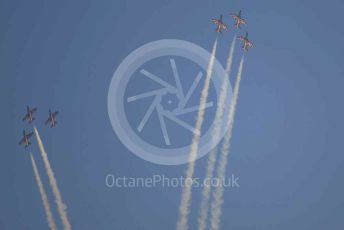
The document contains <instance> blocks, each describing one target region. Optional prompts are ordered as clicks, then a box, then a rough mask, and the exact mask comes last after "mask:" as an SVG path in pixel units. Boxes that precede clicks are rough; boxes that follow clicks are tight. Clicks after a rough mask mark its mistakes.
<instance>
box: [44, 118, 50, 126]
mask: <svg viewBox="0 0 344 230" xmlns="http://www.w3.org/2000/svg"><path fill="white" fill-rule="evenodd" d="M49 122H51V119H50V117H49V118H48V120H46V121H45V122H44V124H45V125H47V124H49Z"/></svg>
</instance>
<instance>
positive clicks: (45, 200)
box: [30, 153, 57, 230]
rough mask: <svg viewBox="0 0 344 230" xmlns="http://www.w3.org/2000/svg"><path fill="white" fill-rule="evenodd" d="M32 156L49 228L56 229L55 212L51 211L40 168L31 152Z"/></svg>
mask: <svg viewBox="0 0 344 230" xmlns="http://www.w3.org/2000/svg"><path fill="white" fill-rule="evenodd" d="M30 157H31V162H32V168H33V172H34V173H35V178H36V182H37V186H38V190H39V193H40V195H41V198H42V202H43V206H44V211H45V215H46V217H47V222H48V226H49V228H50V229H51V230H56V229H57V227H56V223H55V220H54V217H53V214H52V212H51V208H50V205H49V200H48V196H47V193H46V192H45V189H44V186H43V183H42V180H41V176H40V175H39V172H38V169H37V165H36V161H35V159H34V158H33V155H32V153H30Z"/></svg>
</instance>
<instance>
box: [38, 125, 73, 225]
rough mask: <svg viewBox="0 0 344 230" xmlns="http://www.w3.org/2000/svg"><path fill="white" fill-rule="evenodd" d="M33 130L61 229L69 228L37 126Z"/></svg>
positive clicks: (63, 205) (64, 208)
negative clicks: (53, 197) (60, 222)
mask: <svg viewBox="0 0 344 230" xmlns="http://www.w3.org/2000/svg"><path fill="white" fill-rule="evenodd" d="M34 130H35V134H36V139H37V142H38V147H39V150H40V152H41V156H42V158H43V162H44V166H45V169H46V171H47V175H48V178H49V183H50V186H51V189H52V191H53V194H54V196H55V203H56V205H57V211H58V213H59V215H60V218H61V221H62V225H63V229H64V230H71V229H72V226H71V225H70V223H69V220H68V217H67V212H66V208H67V206H66V205H65V204H64V203H63V201H62V196H61V193H60V190H59V188H58V186H57V182H56V178H55V176H54V172H53V169H52V168H51V165H50V162H49V159H48V154H47V153H46V151H45V149H44V145H43V142H42V140H41V137H40V136H39V133H38V130H37V128H36V127H34Z"/></svg>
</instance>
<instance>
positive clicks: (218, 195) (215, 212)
mask: <svg viewBox="0 0 344 230" xmlns="http://www.w3.org/2000/svg"><path fill="white" fill-rule="evenodd" d="M243 65H244V58H242V59H241V61H240V65H239V70H238V74H237V79H236V82H235V86H234V91H233V97H232V102H231V105H230V108H229V112H228V117H227V132H226V134H225V137H224V141H223V144H222V147H221V152H220V160H219V166H218V168H217V172H216V173H217V178H218V179H219V181H223V178H224V177H225V174H226V166H227V161H228V155H229V149H230V144H231V139H232V131H233V124H234V116H235V110H236V105H237V101H238V97H239V88H240V81H241V76H242V69H243ZM223 192H224V188H223V186H221V185H219V186H217V187H216V188H215V191H213V193H212V198H213V202H212V204H211V219H210V228H211V229H212V230H218V229H219V227H220V219H221V214H222V203H223Z"/></svg>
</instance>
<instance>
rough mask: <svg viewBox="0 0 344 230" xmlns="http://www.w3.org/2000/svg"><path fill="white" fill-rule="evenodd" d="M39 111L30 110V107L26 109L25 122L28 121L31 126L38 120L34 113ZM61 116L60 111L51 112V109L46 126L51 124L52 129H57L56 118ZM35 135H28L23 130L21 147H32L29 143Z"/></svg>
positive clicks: (31, 133)
mask: <svg viewBox="0 0 344 230" xmlns="http://www.w3.org/2000/svg"><path fill="white" fill-rule="evenodd" d="M36 111H37V108H32V109H31V108H30V107H29V106H27V107H26V114H25V116H24V118H23V121H27V122H28V123H29V124H31V123H32V122H33V121H34V120H35V119H36V118H35V117H34V113H35V112H36ZM58 114H59V112H58V111H54V112H53V111H51V110H50V109H49V116H48V119H47V120H46V121H45V123H44V124H45V125H48V124H50V127H51V128H52V127H55V126H56V124H57V121H56V116H57V115H58ZM32 135H33V132H29V133H26V131H25V130H23V137H22V139H21V140H20V142H19V145H23V146H24V147H25V148H27V147H28V146H29V145H31V142H30V141H29V139H30V137H31V136H32Z"/></svg>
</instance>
